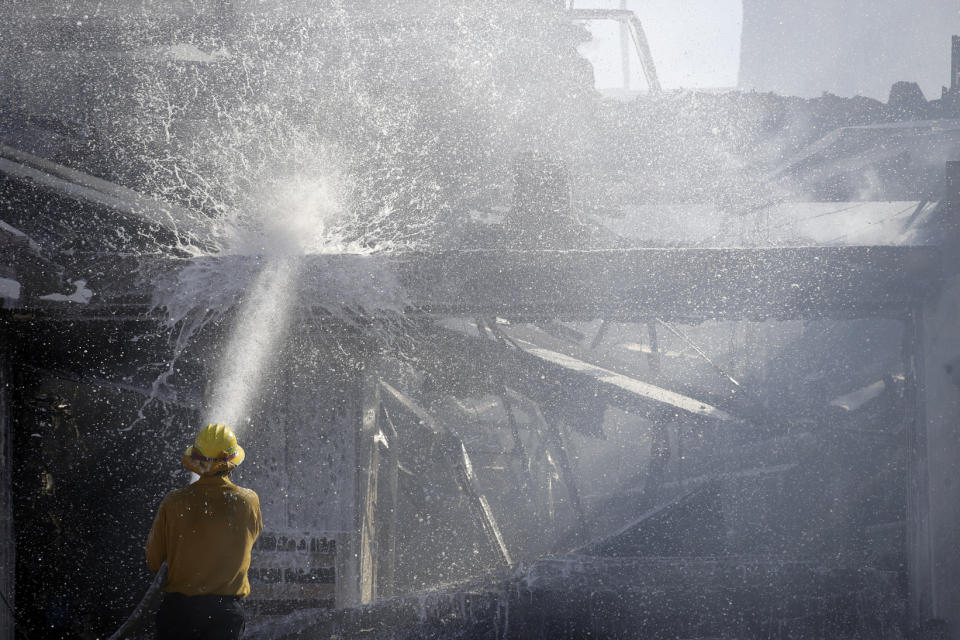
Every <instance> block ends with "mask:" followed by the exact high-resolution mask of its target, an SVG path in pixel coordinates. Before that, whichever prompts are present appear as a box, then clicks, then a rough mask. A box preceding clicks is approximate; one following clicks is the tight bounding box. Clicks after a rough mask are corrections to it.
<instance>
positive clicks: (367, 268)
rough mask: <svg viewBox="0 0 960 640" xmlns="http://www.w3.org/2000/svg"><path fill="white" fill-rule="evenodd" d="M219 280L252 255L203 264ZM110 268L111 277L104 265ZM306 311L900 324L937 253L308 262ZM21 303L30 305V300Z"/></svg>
mask: <svg viewBox="0 0 960 640" xmlns="http://www.w3.org/2000/svg"><path fill="white" fill-rule="evenodd" d="M205 260H206V261H208V262H209V263H211V264H209V265H208V267H207V268H208V269H216V268H218V267H217V265H216V264H212V263H217V262H219V263H222V268H223V270H224V273H231V272H233V271H232V270H233V269H238V268H241V267H240V266H239V265H238V264H230V263H241V262H250V261H256V260H260V259H259V258H256V257H244V256H227V257H222V258H205ZM114 261H116V262H117V266H116V268H113V267H111V262H114ZM304 261H305V263H306V264H305V265H304V267H303V269H302V270H301V274H302V280H301V292H302V300H303V303H304V304H309V305H311V306H314V307H317V308H324V307H325V308H328V309H331V308H336V307H339V306H343V305H346V306H349V307H351V308H353V309H355V310H357V309H365V310H366V311H367V312H368V313H370V314H371V315H372V314H375V313H377V309H376V308H373V309H371V308H370V305H371V304H373V305H375V306H379V308H381V309H387V308H389V309H399V308H405V309H406V310H407V311H408V312H423V313H430V314H437V315H456V316H471V317H475V316H486V317H490V316H500V317H505V318H511V319H515V320H525V321H536V320H543V319H560V320H590V319H594V318H605V319H607V320H615V321H623V322H646V321H648V320H649V319H650V318H654V317H656V318H661V319H664V320H668V321H671V320H677V321H684V322H698V321H702V320H710V319H718V320H770V319H776V320H787V319H800V318H836V319H849V318H866V317H898V316H901V315H903V314H904V313H905V312H906V311H907V310H908V309H910V308H912V307H913V306H914V305H916V304H917V303H919V302H921V301H923V300H925V299H927V298H929V297H930V295H931V294H933V293H934V292H935V291H937V290H938V289H939V287H940V286H941V275H940V274H941V267H940V262H941V258H940V252H939V250H938V249H936V248H932V247H791V248H767V249H680V248H670V249H627V250H600V251H559V250H558V251H523V250H490V251H486V250H484V251H444V252H432V253H428V252H419V253H405V254H394V255H385V254H381V255H369V256H361V255H313V256H306V257H305V258H304ZM188 264H189V262H188V261H187V260H180V259H172V258H156V257H151V256H147V257H143V258H139V259H137V258H133V257H131V256H120V257H118V258H116V259H111V257H110V256H108V255H104V256H103V257H102V260H99V261H98V263H97V266H98V271H99V278H98V274H93V275H91V276H90V278H89V281H88V285H87V286H88V287H90V288H91V289H93V290H94V291H95V292H101V291H109V292H110V294H109V296H108V297H107V299H103V298H100V299H96V298H95V299H94V301H93V303H94V304H95V305H96V304H98V303H99V305H100V306H101V307H102V308H105V309H106V308H109V306H110V304H111V302H112V301H113V300H116V301H121V300H122V301H123V302H124V303H127V304H129V303H131V302H133V301H134V300H135V299H139V300H140V304H141V305H142V306H143V308H144V309H146V308H149V307H150V300H149V296H150V294H151V292H150V291H144V290H142V289H138V288H137V287H138V286H142V284H138V283H140V282H142V281H141V280H140V279H139V278H136V277H133V275H132V274H139V275H140V276H144V277H146V278H148V279H149V277H150V276H149V274H156V275H157V276H159V275H162V274H163V273H165V272H166V273H170V272H174V271H176V270H178V269H181V268H184V267H186V266H187V265H188ZM25 303H26V301H25Z"/></svg>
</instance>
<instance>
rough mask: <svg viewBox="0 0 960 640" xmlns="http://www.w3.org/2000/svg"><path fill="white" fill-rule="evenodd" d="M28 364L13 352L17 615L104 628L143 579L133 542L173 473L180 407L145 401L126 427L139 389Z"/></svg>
mask: <svg viewBox="0 0 960 640" xmlns="http://www.w3.org/2000/svg"><path fill="white" fill-rule="evenodd" d="M31 364H35V363H28V362H25V361H24V359H22V358H18V368H17V376H16V378H15V380H14V387H13V390H12V391H13V393H12V397H13V400H14V402H13V418H14V422H13V441H14V452H15V453H14V457H13V465H14V477H13V489H14V500H13V509H14V518H15V522H16V535H15V540H16V548H17V565H16V587H17V595H18V608H19V615H20V618H21V619H22V621H23V622H24V623H25V626H26V627H27V628H28V629H29V631H30V632H31V633H36V634H41V635H37V636H35V637H44V638H77V637H89V636H83V635H82V634H85V633H92V634H94V635H95V636H97V637H105V636H106V635H109V634H110V633H112V632H113V631H114V630H115V629H116V628H117V627H118V626H119V624H120V623H121V622H122V620H123V619H124V618H125V617H126V616H127V615H128V614H129V612H130V611H131V610H132V609H133V607H134V605H135V604H136V602H137V601H139V599H140V597H141V596H142V594H143V592H144V590H145V589H146V586H147V584H148V583H149V582H150V579H151V576H150V574H149V572H148V571H147V568H146V564H145V561H144V553H143V545H144V542H145V540H146V535H147V532H148V531H149V527H150V524H151V522H152V520H153V515H154V513H155V511H156V507H157V505H158V504H159V502H160V499H161V498H162V497H163V495H164V493H166V492H167V491H168V490H170V489H172V488H175V487H177V486H179V485H182V484H183V483H184V482H185V473H184V472H183V470H182V469H181V468H180V465H179V453H180V449H179V445H180V443H183V442H188V441H189V437H188V435H187V434H186V433H183V432H184V430H185V429H187V428H188V427H187V424H188V420H189V413H188V412H186V411H184V410H182V409H179V410H178V409H173V410H171V409H169V408H163V409H162V410H161V407H160V406H159V405H157V406H155V408H154V409H153V410H149V409H148V411H147V415H148V419H147V420H146V421H144V422H142V423H140V424H139V425H138V426H134V427H133V428H130V429H127V427H129V426H130V425H131V424H132V423H133V422H134V420H135V418H136V416H137V414H138V411H139V410H140V408H141V406H142V403H143V400H144V397H143V396H141V395H139V394H137V393H133V392H130V391H125V390H120V389H117V388H115V387H111V386H108V385H97V384H83V383H79V382H75V381H71V380H65V379H63V378H60V377H57V376H56V375H52V374H49V373H46V372H43V371H39V370H37V369H34V368H32V367H31ZM24 365H26V366H24ZM161 413H162V414H163V415H161ZM174 443H175V444H174Z"/></svg>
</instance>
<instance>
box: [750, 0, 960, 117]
mask: <svg viewBox="0 0 960 640" xmlns="http://www.w3.org/2000/svg"><path fill="white" fill-rule="evenodd" d="M955 33H960V5H958V3H957V2H956V1H955V0H927V1H926V2H921V3H915V2H907V1H906V0H845V1H844V2H836V0H808V1H807V2H795V1H794V0H744V2H743V40H742V48H741V60H740V86H741V87H743V88H745V89H756V90H759V91H775V92H777V93H783V94H788V95H799V96H807V97H809V96H818V95H820V94H821V93H822V92H824V91H829V92H831V93H835V94H837V95H841V96H851V95H858V94H860V95H866V96H870V97H874V98H878V99H882V100H884V101H886V99H887V96H888V95H889V92H890V86H891V85H892V84H893V83H894V82H897V81H899V80H909V81H915V82H918V83H919V84H920V87H921V88H922V89H923V91H924V94H925V95H926V97H927V99H933V98H939V97H940V87H941V86H942V85H947V86H949V84H950V35H951V34H955Z"/></svg>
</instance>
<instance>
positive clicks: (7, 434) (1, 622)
mask: <svg viewBox="0 0 960 640" xmlns="http://www.w3.org/2000/svg"><path fill="white" fill-rule="evenodd" d="M9 392H10V372H9V369H8V368H7V341H6V336H5V334H4V332H3V330H2V329H0V594H2V595H3V598H4V599H5V600H7V601H9V603H10V604H11V605H12V604H13V602H14V591H13V567H14V557H15V556H14V554H15V549H16V548H15V547H14V544H13V490H12V487H11V481H12V479H13V469H12V467H13V447H12V444H13V438H12V436H11V430H10V402H9ZM0 637H3V638H12V637H13V618H12V617H11V615H10V611H9V610H8V609H7V606H6V605H5V604H0Z"/></svg>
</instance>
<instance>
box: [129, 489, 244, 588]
mask: <svg viewBox="0 0 960 640" xmlns="http://www.w3.org/2000/svg"><path fill="white" fill-rule="evenodd" d="M262 530H263V519H262V516H261V515H260V499H259V498H258V497H257V494H256V493H254V492H253V491H251V490H250V489H244V488H243V487H238V486H237V485H235V484H233V483H232V482H230V480H229V479H227V478H226V477H225V476H223V477H218V476H204V477H201V478H200V479H199V480H197V481H196V482H194V483H193V484H191V485H190V486H187V487H183V488H181V489H175V490H173V491H171V492H170V493H168V494H167V495H166V497H165V498H164V499H163V502H161V503H160V509H159V510H158V511H157V517H156V519H154V521H153V527H152V528H151V529H150V535H149V536H148V537H147V548H146V552H147V566H148V567H149V568H150V570H151V571H153V572H156V571H159V570H160V565H161V564H162V563H163V561H164V560H166V561H167V584H166V586H165V587H164V588H163V590H164V591H166V592H169V593H182V594H184V595H188V596H195V595H201V594H215V595H222V596H243V597H246V596H248V595H249V594H250V582H249V581H248V580H247V570H248V569H249V568H250V550H251V549H252V548H253V543H254V542H255V541H256V539H257V536H259V535H260V532H261V531H262Z"/></svg>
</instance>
